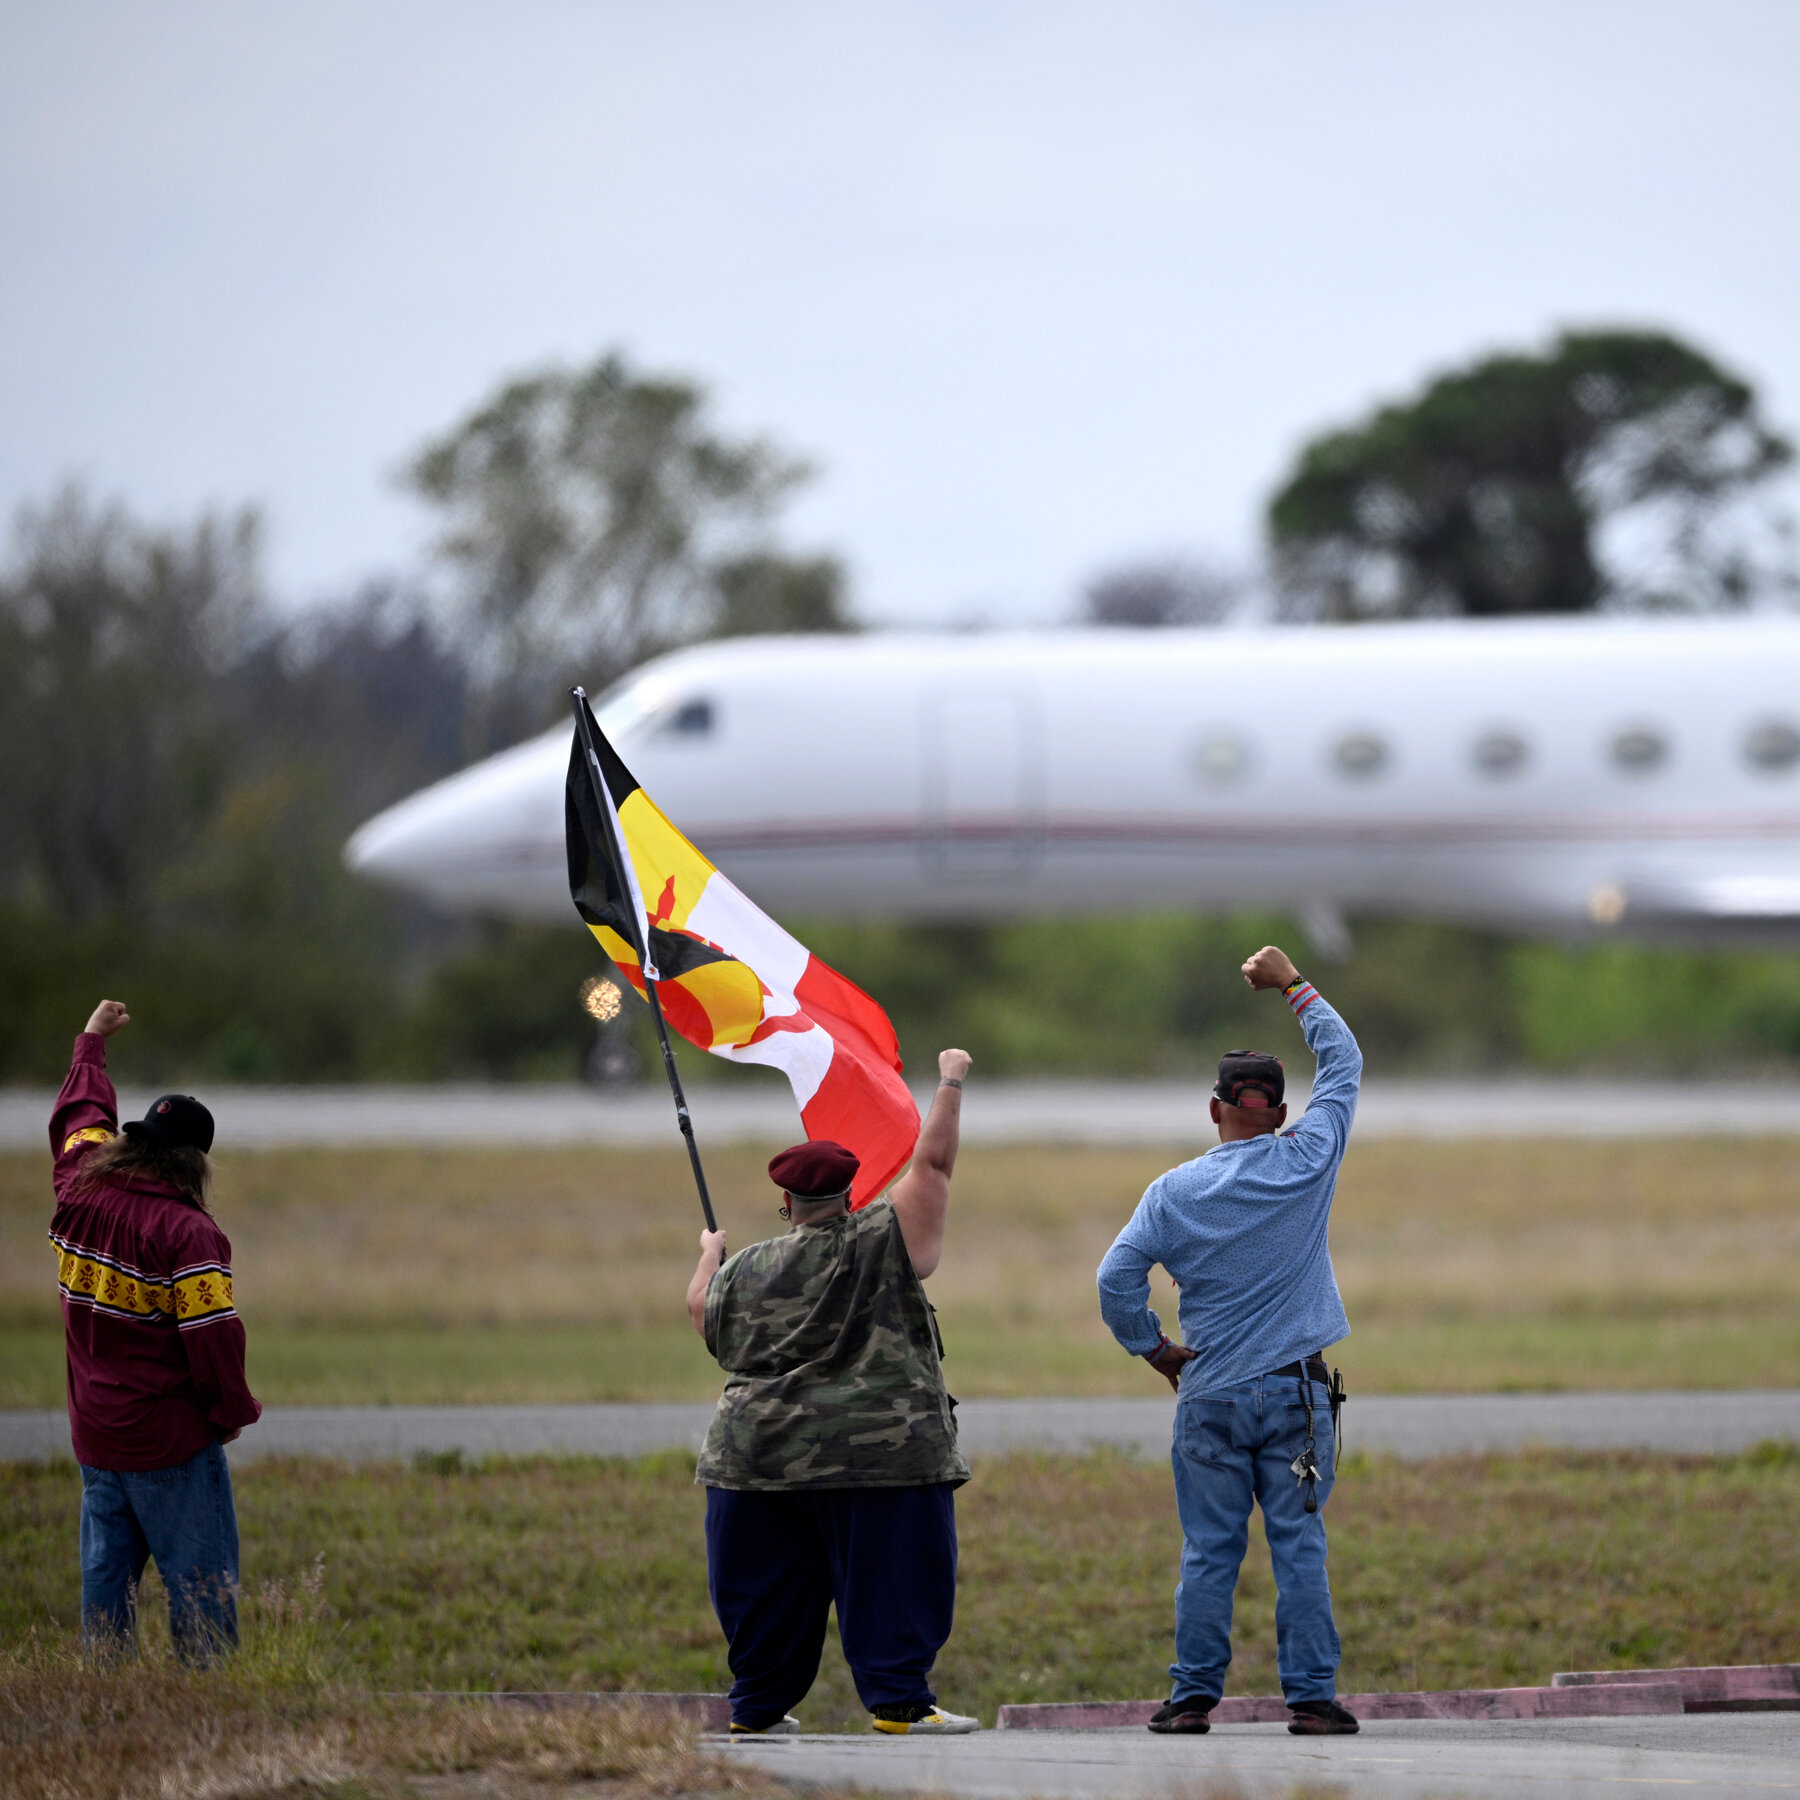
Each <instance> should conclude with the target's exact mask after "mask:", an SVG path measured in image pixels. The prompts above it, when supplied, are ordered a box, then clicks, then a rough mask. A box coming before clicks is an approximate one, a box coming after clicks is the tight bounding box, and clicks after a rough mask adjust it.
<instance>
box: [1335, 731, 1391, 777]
mask: <svg viewBox="0 0 1800 1800" xmlns="http://www.w3.org/2000/svg"><path fill="white" fill-rule="evenodd" d="M1331 760H1332V761H1333V762H1334V763H1335V764H1336V765H1337V772H1338V773H1339V774H1340V775H1345V776H1348V777H1349V778H1350V779H1351V780H1352V781H1370V780H1373V779H1374V777H1375V776H1377V775H1379V774H1380V773H1381V771H1382V770H1383V769H1385V768H1386V767H1387V764H1388V747H1387V743H1386V741H1385V740H1384V739H1382V738H1378V737H1377V736H1376V735H1375V734H1374V732H1372V731H1352V732H1348V733H1346V734H1345V735H1344V736H1343V737H1341V738H1339V739H1338V741H1337V745H1336V748H1334V749H1333V751H1332V752H1331Z"/></svg>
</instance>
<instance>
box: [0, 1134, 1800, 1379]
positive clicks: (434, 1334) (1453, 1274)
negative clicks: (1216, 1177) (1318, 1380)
mask: <svg viewBox="0 0 1800 1800" xmlns="http://www.w3.org/2000/svg"><path fill="white" fill-rule="evenodd" d="M764 1154H765V1153H764V1152H763V1151H761V1150H756V1149H750V1148H744V1147H734V1148H730V1149H727V1150H722V1151H719V1152H716V1153H715V1154H714V1155H713V1156H712V1157H711V1158H710V1159H709V1163H710V1172H711V1175H712V1178H713V1182H714V1186H715V1190H716V1193H717V1195H718V1200H719V1208H720V1213H721V1217H722V1219H723V1221H724V1223H725V1224H726V1226H727V1229H728V1231H729V1232H730V1234H731V1237H732V1241H733V1242H734V1243H737V1244H743V1243H747V1242H749V1241H751V1240H752V1239H754V1238H757V1237H761V1236H766V1235H769V1234H770V1233H773V1232H775V1231H777V1230H779V1229H781V1226H780V1221H779V1220H778V1219H777V1218H776V1216H775V1213H774V1195H773V1191H772V1190H771V1189H770V1187H769V1185H768V1183H767V1180H766V1178H765V1177H764V1175H763V1173H762V1162H763V1159H764ZM1169 1161H1170V1158H1169V1157H1168V1156H1166V1155H1164V1154H1161V1153H1158V1152H1156V1151H1154V1150H1118V1149H1100V1148H1064V1149H1042V1148H1012V1149H1007V1148H988V1147H976V1148H971V1149H969V1150H967V1151H965V1153H964V1155H963V1158H962V1161H961V1164H960V1165H959V1169H958V1177H957V1189H956V1202H955V1215H954V1220H953V1224H952V1230H951V1237H950V1244H949V1250H948V1254H947V1256H946V1258H945V1262H944V1265H943V1267H942V1269H941V1270H940V1272H939V1273H938V1275H937V1276H936V1277H935V1278H934V1280H933V1283H932V1290H933V1298H934V1300H935V1301H936V1303H937V1305H938V1307H939V1309H940V1311H941V1313H942V1316H943V1321H944V1326H945V1330H946V1333H947V1335H948V1338H949V1341H950V1345H951V1349H952V1353H953V1367H952V1377H953V1385H955V1386H956V1387H957V1388H958V1391H959V1392H961V1393H963V1394H965V1395H973V1394H981V1393H1033V1392H1036V1393H1051V1392H1059V1393H1083V1392H1086V1393H1094V1392H1125V1393H1133V1392H1139V1391H1142V1379H1141V1377H1142V1371H1141V1370H1139V1369H1137V1368H1135V1367H1134V1366H1133V1365H1132V1364H1131V1363H1129V1362H1128V1361H1127V1360H1126V1359H1124V1358H1123V1357H1122V1356H1120V1355H1119V1353H1118V1352H1117V1351H1116V1349H1115V1348H1114V1347H1113V1345H1112V1343H1111V1340H1110V1339H1109V1338H1108V1337H1107V1335H1106V1333H1105V1330H1104V1328H1103V1327H1102V1326H1101V1324H1100V1321H1099V1318H1098V1315H1097V1311H1096V1308H1095V1303H1094V1292H1093V1272H1094V1268H1095V1265H1096V1264H1097V1263H1098V1261H1099V1259H1100V1257H1101V1255H1102V1254H1103V1253H1104V1251H1105V1249H1106V1246H1107V1245H1108V1244H1109V1243H1110V1242H1111V1240H1112V1238H1113V1236H1114V1234H1115V1233H1116V1232H1117V1230H1118V1228H1119V1226H1120V1225H1121V1224H1122V1223H1123V1222H1124V1220H1125V1219H1126V1218H1127V1217H1128V1216H1129V1214H1130V1211H1131V1208H1132V1206H1133V1205H1134V1204H1135V1203H1136V1200H1137V1198H1138V1196H1139V1194H1140V1193H1141V1192H1142V1190H1143V1188H1144V1187H1145V1185H1146V1184H1147V1183H1148V1182H1149V1181H1150V1180H1151V1179H1152V1178H1153V1177H1154V1176H1155V1175H1157V1174H1158V1173H1160V1172H1161V1170H1162V1169H1163V1168H1165V1167H1166V1166H1167V1165H1168V1162H1169ZM1797 1186H1800V1141H1796V1140H1792V1139H1762V1140H1756V1139H1749V1140H1743V1139H1739V1140H1725V1139H1717V1140H1692V1141H1667V1142H1660V1143H1655V1144H1648V1145H1634V1144H1624V1143H1606V1142H1597V1143H1579V1142H1577V1143H1555V1144H1543V1143H1532V1142H1528V1141H1518V1142H1496V1141H1484V1142H1469V1143H1435V1142H1417V1143H1405V1142H1394V1141H1388V1142H1381V1143H1374V1144H1370V1145H1367V1146H1363V1147H1359V1148H1358V1149H1356V1150H1355V1151H1353V1152H1352V1154H1351V1156H1350V1158H1349V1160H1348V1162H1347V1163H1346V1165H1345V1169H1344V1175H1343V1179H1342V1183H1341V1189H1340V1195H1339V1200H1338V1206H1337V1211H1336V1215H1335V1218H1334V1223H1333V1233H1332V1241H1333V1254H1334V1257H1335V1259H1336V1263H1337V1268H1338V1273H1339V1278H1340V1281H1341V1283H1342V1286H1343V1289H1344V1296H1345V1301H1346V1304H1347V1305H1348V1308H1349V1311H1350V1315H1351V1320H1352V1323H1353V1325H1354V1326H1355V1327H1356V1335H1355V1337H1354V1338H1353V1339H1352V1340H1351V1342H1350V1343H1349V1344H1347V1345H1346V1346H1345V1351H1344V1356H1343V1360H1344V1362H1345V1364H1346V1367H1347V1369H1348V1370H1349V1373H1350V1376H1351V1380H1352V1384H1353V1385H1354V1386H1359V1387H1360V1388H1361V1389H1362V1390H1363V1391H1368V1390H1371V1389H1398V1388H1407V1387H1412V1388H1431V1387H1444V1386H1449V1387H1471V1388H1479V1387H1490V1386H1586V1385H1602V1386H1660V1385H1673V1386H1709V1385H1743V1384H1753V1385H1761V1384H1767V1383H1771V1382H1784V1381H1793V1382H1800V1210H1796V1209H1795V1208H1794V1206H1793V1204H1792V1195H1793V1193H1794V1192H1795V1190H1796V1187H1797ZM695 1211H696V1209H695V1206H694V1201H693V1195H692V1191H691V1187H690V1185H689V1177H688V1174H687V1169H686V1165H685V1161H684V1159H683V1158H682V1156H681V1154H680V1152H679V1151H678V1150H675V1151H669V1152H662V1151H619V1150H599V1149H592V1150H589V1149H580V1150H566V1149H550V1150H529V1151H493V1150H456V1151H448V1150H436V1149H429V1148H421V1149H397V1150H382V1151H373V1152H369V1151H354V1152H353V1151H318V1152H309V1153H303V1152H285V1153H267V1154H248V1153H246V1154H242V1155H239V1156H236V1157H232V1158H229V1159H227V1162H226V1165H225V1169H224V1178H223V1181H222V1183H221V1191H220V1197H219V1213H220V1217H221V1221H222V1222H223V1223H224V1225H225V1227H226V1229H227V1231H228V1232H229V1233H230V1234H231V1237H232V1240H233V1244H234V1248H235V1258H236V1264H237V1269H238V1277H239V1280H238V1288H239V1302H240V1305H241V1307H242V1310H243V1312H244V1314H245V1317H246V1320H247V1322H248V1324H249V1327H250V1331H251V1339H252V1345H253V1352H252V1354H253V1358H255V1359H257V1360H256V1361H255V1362H254V1363H253V1372H254V1373H255V1374H256V1376H257V1378H258V1380H259V1383H260V1385H261V1387H262V1389H263V1391H264V1392H265V1396H266V1397H268V1398H272V1399H277V1400H287V1401H290V1402H292V1401H301V1400H314V1401H331V1400H337V1401H347V1400H355V1399H377V1400H406V1399H477V1398H479V1399H600V1398H632V1397H638V1398H663V1397H675V1396H680V1395H685V1396H690V1397H696V1398H698V1397H702V1396H704V1395H706V1394H709V1393H710V1392H712V1391H714V1390H715V1387H716V1374H715V1371H713V1369H712V1368H711V1366H710V1364H709V1363H708V1362H707V1359H706V1357H705V1355H704V1353H703V1352H702V1351H701V1350H700V1347H699V1345H698V1343H697V1342H696V1341H694V1340H693V1339H692V1338H691V1337H690V1336H689V1335H688V1334H687V1332H686V1327H685V1325H684V1324H683V1322H682V1314H681V1295H682V1291H683V1288H684V1286H685V1283H686V1278H687V1274H688V1271H689V1269H690V1268H691V1266H692V1257H693V1253H694V1239H695V1234H696V1230H697V1226H698V1220H697V1218H696V1217H695V1216H694V1215H695ZM47 1212H48V1203H47V1182H46V1180H45V1164H44V1159H43V1158H41V1157H36V1156H25V1155H12V1156H7V1157H0V1323H3V1324H5V1325H7V1326H9V1327H10V1330H9V1331H8V1332H7V1333H6V1335H5V1337H4V1338H0V1404H12V1405H27V1404H40V1405H44V1404H54V1403H55V1401H56V1399H57V1398H58V1384H59V1382H60V1363H61V1357H60V1350H59V1348H58V1346H57V1345H56V1343H55V1339H54V1330H53V1327H54V1324H55V1306H54V1287H53V1283H52V1279H51V1264H50V1259H49V1251H48V1248H47V1246H46V1245H45V1244H44V1241H43V1237H42V1233H43V1229H44V1226H45V1223H46V1222H47ZM1154 1297H1155V1300H1156V1303H1157V1304H1158V1305H1160V1306H1162V1307H1163V1308H1164V1310H1165V1315H1166V1316H1168V1315H1169V1314H1170V1308H1171V1303H1172V1293H1171V1290H1170V1289H1169V1288H1168V1287H1167V1285H1166V1283H1164V1282H1163V1281H1162V1280H1161V1278H1160V1277H1159V1278H1158V1285H1157V1288H1156V1290H1155V1296H1154ZM371 1384H373V1385H371Z"/></svg>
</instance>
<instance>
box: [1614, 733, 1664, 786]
mask: <svg viewBox="0 0 1800 1800" xmlns="http://www.w3.org/2000/svg"><path fill="white" fill-rule="evenodd" d="M1668 755H1669V741H1668V739H1667V738H1665V737H1664V736H1663V734H1662V733H1661V732H1660V731H1654V730H1652V729H1651V728H1650V727H1649V726H1648V725H1632V726H1628V727H1627V728H1626V729H1625V730H1624V731H1621V732H1620V733H1619V734H1618V736H1616V737H1615V738H1614V739H1613V741H1612V759H1613V766H1614V767H1615V768H1616V769H1618V770H1619V771H1620V772H1621V773H1622V774H1625V775H1648V774H1650V773H1652V772H1653V771H1654V770H1656V769H1660V768H1661V767H1662V765H1663V763H1664V762H1665V761H1666V760H1667V759H1668Z"/></svg>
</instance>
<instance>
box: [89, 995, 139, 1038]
mask: <svg viewBox="0 0 1800 1800" xmlns="http://www.w3.org/2000/svg"><path fill="white" fill-rule="evenodd" d="M130 1023H131V1014H130V1013H128V1012H127V1011H126V1010H125V1002H124V1001H123V1000H102V1001H101V1002H100V1004H99V1005H98V1006H96V1007H95V1008H94V1012H93V1016H92V1017H91V1018H90V1019H89V1020H88V1022H87V1026H86V1029H87V1030H89V1031H92V1032H94V1033H96V1034H97V1035H98V1036H100V1037H103V1038H109V1037H111V1036H112V1034H113V1033H114V1032H115V1031H120V1030H123V1029H124V1027H125V1026H127V1025H129V1024H130Z"/></svg>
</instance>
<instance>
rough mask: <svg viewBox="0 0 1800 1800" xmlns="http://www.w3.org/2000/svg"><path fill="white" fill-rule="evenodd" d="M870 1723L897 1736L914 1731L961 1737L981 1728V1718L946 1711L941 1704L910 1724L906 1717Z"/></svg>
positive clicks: (934, 1735)
mask: <svg viewBox="0 0 1800 1800" xmlns="http://www.w3.org/2000/svg"><path fill="white" fill-rule="evenodd" d="M869 1723H870V1724H871V1725H872V1726H874V1728H875V1729H876V1730H877V1731H888V1732H892V1733H893V1734H894V1735H895V1736H896V1737H905V1736H907V1735H909V1734H911V1733H913V1732H918V1733H919V1734H920V1735H921V1736H924V1737H960V1736H962V1735H963V1734H964V1733H965V1732H970V1731H979V1730H980V1729H981V1721H980V1720H979V1719H971V1718H969V1717H967V1716H966V1715H965V1714H963V1713H953V1712H945V1711H944V1709H943V1708H942V1707H941V1706H934V1707H933V1708H932V1709H931V1711H930V1712H928V1713H927V1714H926V1715H925V1716H924V1718H922V1719H914V1720H912V1721H911V1723H910V1724H909V1723H908V1722H907V1721H906V1720H904V1719H871V1720H870V1721H869Z"/></svg>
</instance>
